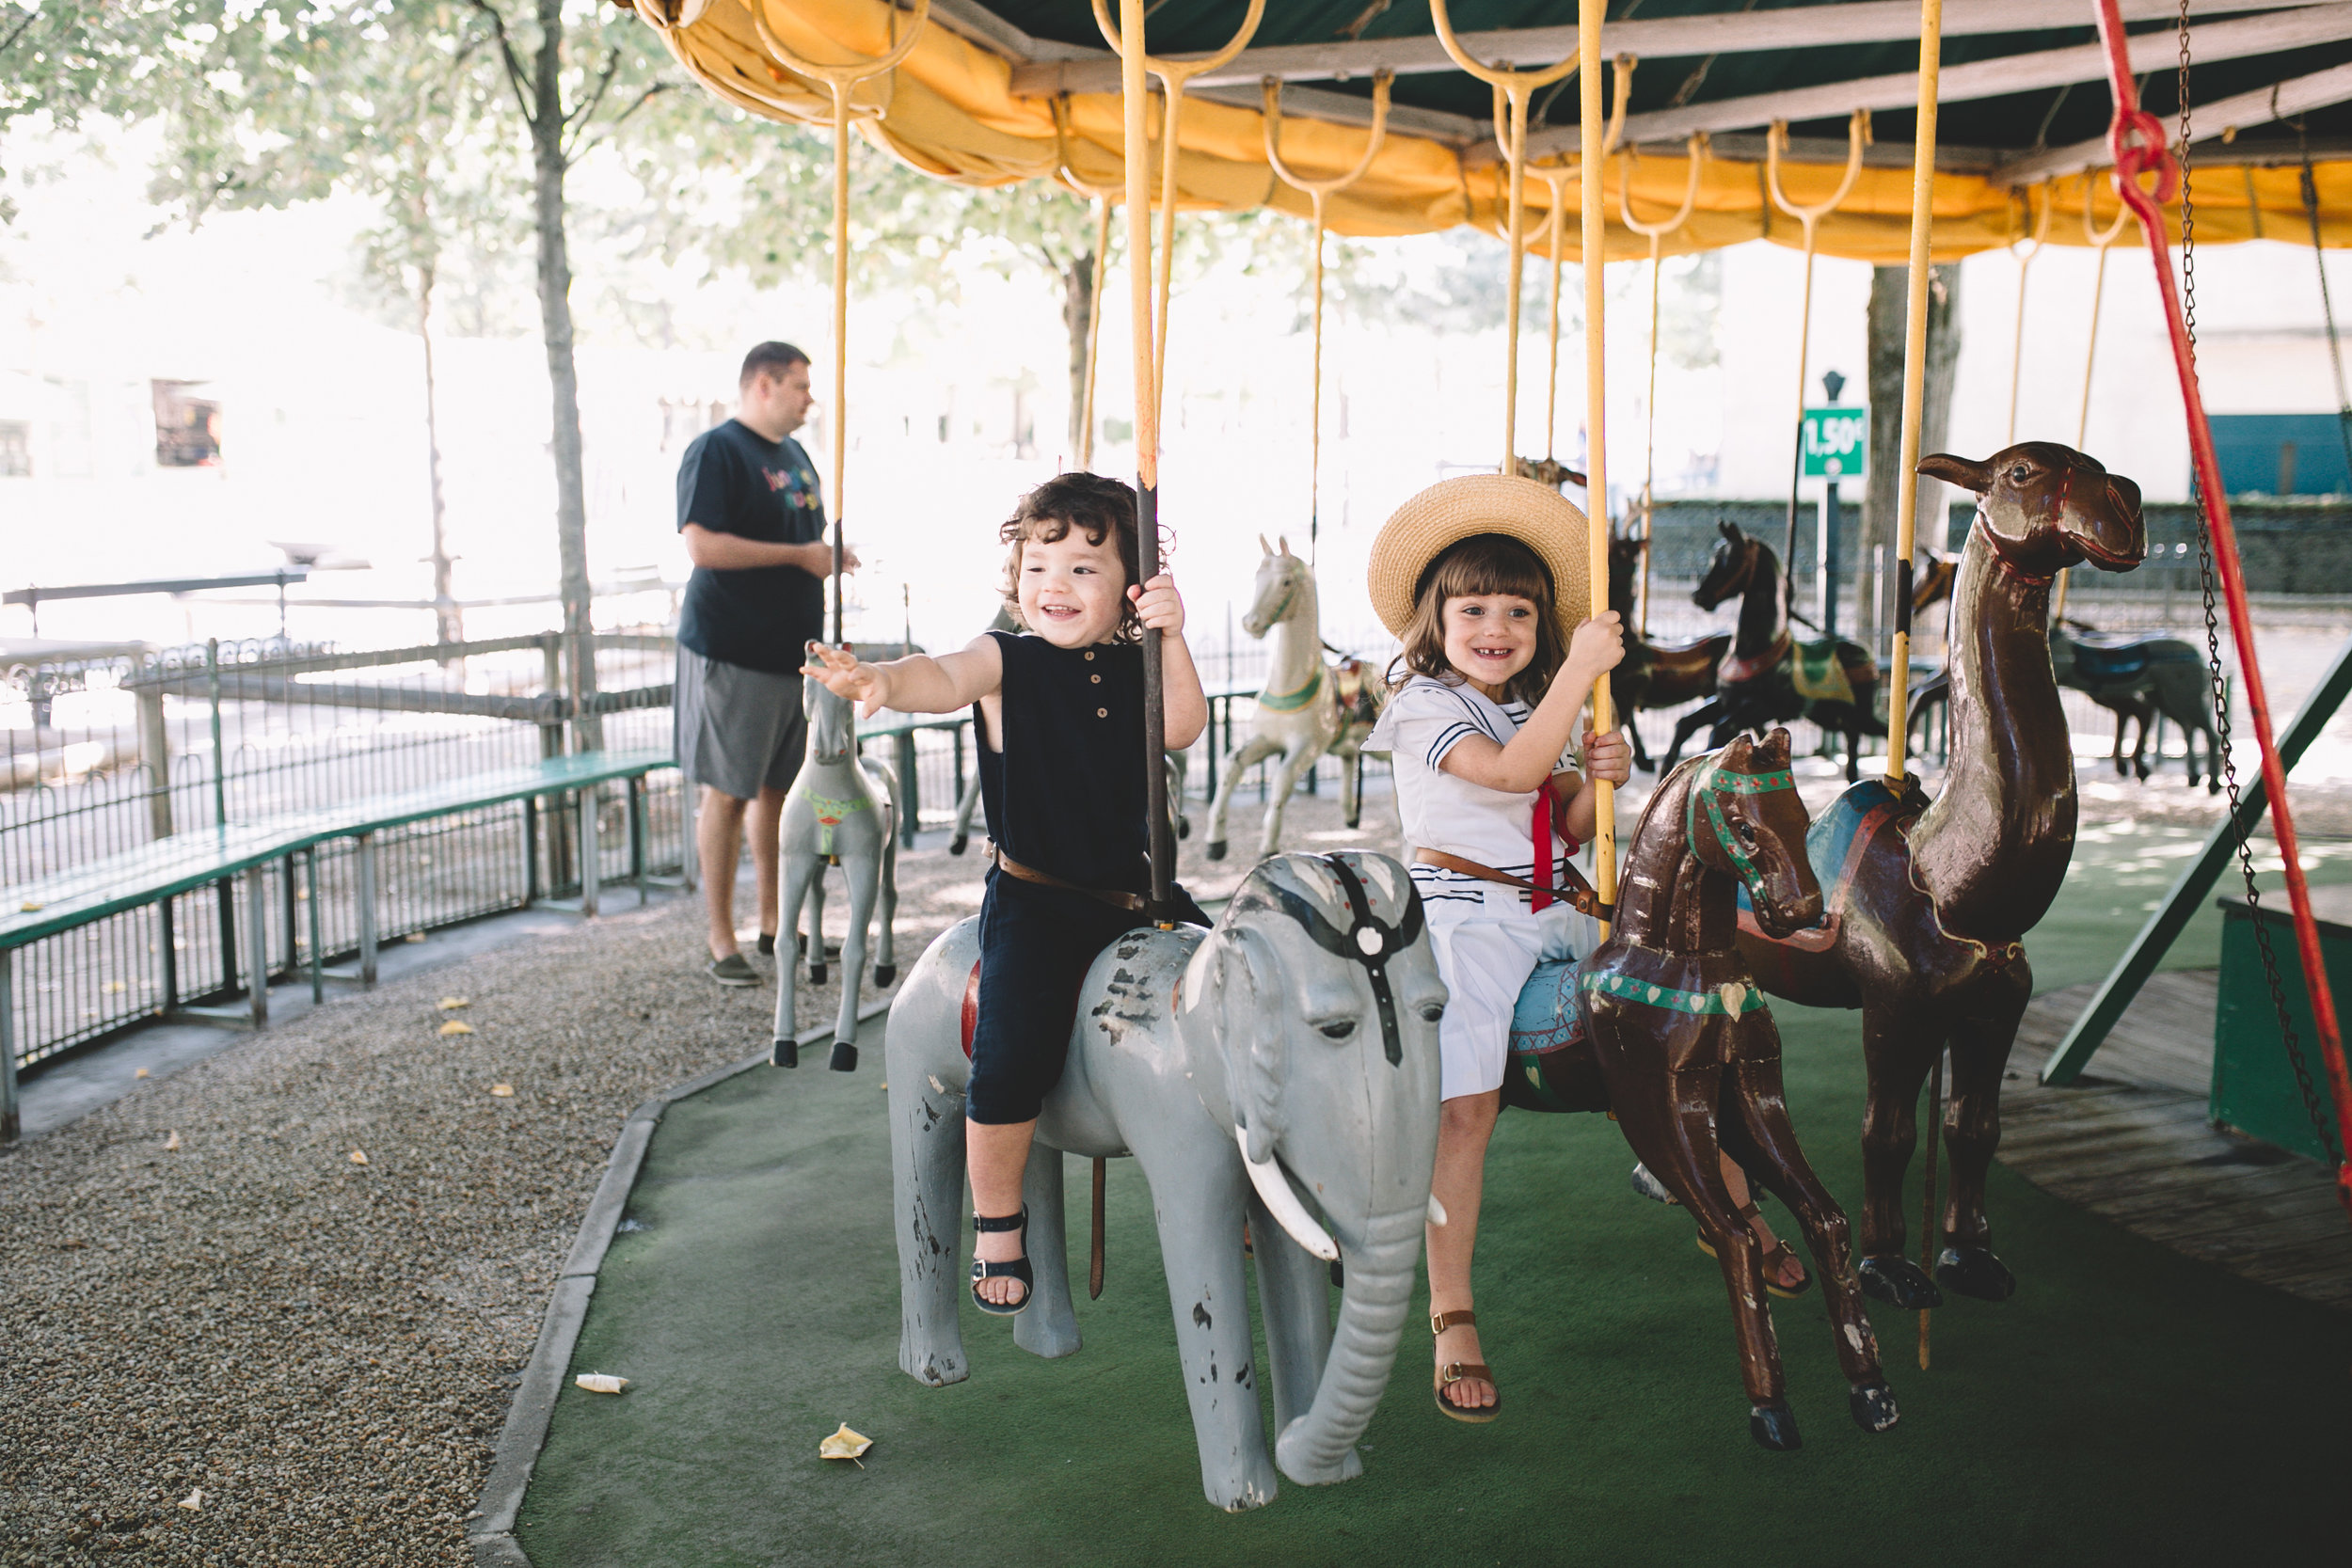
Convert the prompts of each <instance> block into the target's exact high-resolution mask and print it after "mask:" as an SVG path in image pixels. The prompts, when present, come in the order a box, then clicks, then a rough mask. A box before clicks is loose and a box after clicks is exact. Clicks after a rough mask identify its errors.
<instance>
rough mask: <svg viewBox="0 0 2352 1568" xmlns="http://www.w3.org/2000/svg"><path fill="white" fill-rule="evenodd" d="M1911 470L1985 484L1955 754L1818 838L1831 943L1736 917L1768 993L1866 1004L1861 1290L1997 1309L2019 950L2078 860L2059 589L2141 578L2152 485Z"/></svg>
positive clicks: (2057, 452)
mask: <svg viewBox="0 0 2352 1568" xmlns="http://www.w3.org/2000/svg"><path fill="white" fill-rule="evenodd" d="M1919 471H1920V472H1921V473H1923V474H1926V475H1929V476H1931V478H1935V479H1940V480H1944V481H1946V482H1947V483H1952V484H1958V485H1961V486H1963V487H1964V488H1966V489H1969V490H1973V491H1975V492H1976V494H1977V496H1978V497H1979V499H1978V502H1977V520H1976V525H1975V527H1974V528H1973V529H1972V530H1971V531H1970V532H1969V535H1968V545H1967V547H1966V548H1965V549H1964V550H1963V552H1962V554H1961V558H1960V574H1959V586H1958V588H1957V590H1956V591H1955V593H1954V595H1953V602H1952V629H1953V634H1954V635H1953V638H1952V643H1951V653H1950V664H1949V671H1950V675H1951V691H1952V695H1951V762H1950V765H1949V767H1948V768H1947V770H1946V772H1945V775H1944V786H1943V790H1942V792H1941V793H1940V794H1938V795H1937V796H1936V797H1935V799H1934V800H1933V801H1932V802H1931V801H1930V800H1929V799H1928V798H1927V796H1926V794H1925V792H1924V791H1922V790H1921V788H1920V787H1919V784H1918V781H1917V778H1916V776H1915V775H1914V776H1911V777H1909V778H1906V779H1905V781H1904V784H1903V787H1902V788H1900V789H1896V788H1892V787H1890V786H1889V785H1888V784H1885V783H1884V782H1883V781H1880V780H1872V781H1871V782H1869V783H1867V784H1858V785H1856V786H1854V787H1853V788H1851V789H1849V790H1847V791H1846V792H1845V794H1844V795H1842V796H1840V797H1839V798H1838V800H1837V801H1836V804H1835V805H1833V806H1832V807H1831V808H1830V809H1829V810H1828V811H1827V812H1825V813H1824V814H1823V815H1822V816H1821V818H1820V821H1818V822H1816V823H1815V824H1814V826H1813V832H1812V834H1811V837H1810V839H1809V841H1808V844H1807V851H1808V854H1809V856H1810V858H1811V861H1812V864H1813V870H1814V873H1815V875H1816V876H1817V877H1818V879H1820V885H1821V887H1822V889H1823V890H1824V892H1825V894H1826V895H1827V898H1828V915H1827V920H1826V923H1825V925H1824V927H1823V928H1822V929H1820V930H1816V931H1797V932H1795V933H1793V934H1789V933H1786V932H1776V931H1773V930H1772V929H1771V928H1769V927H1765V926H1764V925H1763V924H1762V922H1761V920H1760V918H1752V917H1749V916H1747V915H1745V914H1743V915H1742V918H1741V920H1740V953H1741V954H1742V955H1743V956H1744V957H1745V958H1747V959H1748V961H1749V963H1750V964H1752V965H1753V966H1754V968H1755V973H1756V977H1757V978H1758V979H1759V980H1761V981H1762V982H1763V985H1764V989H1765V990H1768V991H1770V992H1772V994H1773V995H1774V996H1781V997H1786V998H1788V1000H1789V1001H1791V1002H1798V1003H1803V1004H1804V1005H1806V1006H1816V1007H1859V1008H1861V1009H1862V1048H1863V1055H1864V1060H1865V1062H1866V1064H1867V1072H1868V1077H1869V1093H1868V1108H1867V1111H1866V1112H1865V1114H1864V1117H1863V1123H1862V1152H1863V1170H1864V1203H1863V1211H1862V1251H1863V1259H1862V1284H1863V1289H1864V1290H1865V1291H1868V1292H1869V1293H1870V1294H1871V1295H1873V1296H1876V1297H1877V1298H1878V1299H1880V1300H1882V1301H1886V1302H1891V1303H1893V1304H1894V1305H1896V1306H1898V1307H1934V1306H1937V1305H1940V1304H1941V1302H1942V1300H1943V1295H1942V1292H1941V1291H1938V1290H1937V1288H1936V1284H1937V1282H1938V1281H1940V1282H1942V1284H1944V1285H1945V1286H1947V1287H1949V1288H1950V1289H1952V1290H1954V1291H1959V1292H1960V1293H1961V1294H1963V1295H1969V1296H1976V1297H1979V1299H1982V1300H1985V1301H2002V1300H2006V1299H2007V1298H2008V1297H2009V1296H2010V1294H2011V1293H2012V1292H2014V1291H2015V1290H2016V1288H2017V1282H2016V1279H2015V1277H2014V1276H2013V1275H2010V1271H2009V1270H2008V1269H2007V1268H2006V1267H2004V1266H2003V1265H2002V1263H2001V1261H2000V1259H1997V1258H1995V1257H1994V1255H1993V1233H1992V1227H1991V1226H1990V1224H1989V1223H1988V1222H1987V1220H1986V1218H1985V1212H1984V1183H1985V1171H1986V1168H1987V1167H1988V1166H1989V1165H1990V1164H1992V1162H1993V1150H1994V1147H1995V1146H1996V1145H1997V1144H1998V1143H1999V1142H2000V1135H2001V1074H2002V1071H2003V1069H2004V1068H2005V1067H2006V1065H2007V1064H2008V1061H2009V1053H2010V1045H2011V1043H2012V1042H2013V1041H2014V1040H2015V1038H2016V1035H2017V1022H2018V1020H2019V1018H2020V1017H2022V1016H2023V1014H2024V1013H2025V1010H2026V1000H2027V999H2028V998H2029V997H2030V996H2031V995H2032V994H2033V966H2032V965H2031V964H2029V963H2027V962H2026V950H2025V945H2024V942H2023V941H2022V940H2021V939H2023V937H2024V936H2025V934H2026V932H2027V931H2029V930H2031V929H2033V927H2034V926H2035V925H2036V924H2037V923H2039V922H2040V920H2041V919H2042V915H2043V914H2044V913H2045V912H2047V911H2048V910H2049V907H2050V903H2051V900H2052V899H2053V898H2055V897H2056V896H2057V895H2058V886H2059V884H2060V883H2061V882H2062V881H2064V880H2065V878H2066V867H2067V863H2068V862H2069V861H2070V860H2071V859H2072V858H2073V856H2074V811H2075V800H2074V755H2073V748H2072V746H2071V745H2070V744H2069V737H2068V735H2067V730H2066V716H2065V714H2064V712H2063V711H2062V710H2061V709H2060V708H2059V706H2058V679H2057V676H2056V675H2055V673H2053V672H2052V670H2051V666H2050V644H2049V613H2050V583H2051V578H2053V577H2054V576H2055V575H2056V574H2057V573H2058V571H2060V570H2061V569H2063V568H2065V567H2069V566H2074V565H2080V564H2083V563H2085V562H2088V563H2090V565H2092V566H2096V567H2098V568H2099V569H2100V570H2102V571H2108V572H2122V571H2129V570H2130V569H2131V568H2132V567H2134V566H2137V565H2138V564H2139V562H2140V560H2141V558H2142V557H2143V556H2144V555H2145V553H2146V550H2147V542H2148V535H2147V529H2146V527H2145V525H2144V524H2143V522H2142V521H2141V518H2140V511H2139V488H2138V486H2137V485H2136V484H2134V483H2132V482H2131V481H2130V480H2128V479H2125V478H2123V477H2122V476H2121V475H2111V474H2109V473H2108V472H2107V471H2106V468H2104V467H2101V466H2100V465H2099V463H2098V462H2096V461H2095V460H2094V459H2091V458H2089V457H2086V456H2084V455H2083V454H2082V453H2080V452H2078V451H2074V450H2073V449H2072V448H2070V447H2062V446H2058V445H2055V444H2053V443H2048V442H2040V441H2036V442H2028V443H2026V444H2025V445H2023V446H2014V447H2010V448H2008V449H2007V450H2005V451H1999V452H1996V453H1994V455H1993V456H1992V457H1991V458H1989V459H1987V460H1986V461H1984V462H1982V463H1971V462H1968V461H1966V460H1965V459H1963V458H1958V457H1949V456H1941V455H1939V456H1934V457H1930V458H1927V459H1925V460H1924V461H1922V462H1921V463H1920V465H1919ZM1947 1044H1948V1045H1949V1046H1950V1048H1951V1053H1952V1093H1951V1101H1950V1104H1949V1105H1948V1107H1947V1109H1946V1111H1945V1116H1944V1142H1945V1146H1946V1147H1947V1148H1948V1149H1949V1150H1950V1151H1951V1187H1950V1192H1949V1196H1948V1197H1947V1200H1946V1204H1945V1208H1944V1212H1943V1214H1942V1215H1941V1216H1940V1224H1941V1229H1942V1235H1941V1237H1940V1238H1939V1240H1940V1242H1941V1243H1942V1247H1941V1251H1940V1254H1939V1256H1938V1258H1937V1260H1936V1265H1935V1279H1934V1280H1931V1279H1929V1278H1928V1276H1927V1275H1925V1274H1923V1273H1922V1272H1921V1271H1920V1270H1919V1268H1918V1267H1917V1266H1916V1265H1915V1264H1914V1263H1912V1262H1911V1261H1910V1260H1909V1259H1906V1258H1905V1257H1904V1256H1903V1243H1904V1228H1903V1212H1902V1191H1903V1174H1904V1172H1905V1171H1906V1170H1907V1169H1908V1168H1909V1167H1910V1164H1911V1156H1912V1152H1913V1149H1914V1147H1915V1143H1916V1140H1917V1132H1916V1128H1915V1110H1916V1106H1917V1103H1918V1099H1919V1085H1920V1084H1921V1082H1922V1081H1923V1080H1925V1079H1926V1077H1927V1076H1928V1069H1929V1068H1930V1066H1931V1064H1932V1063H1933V1062H1934V1061H1935V1060H1936V1058H1937V1056H1938V1055H1939V1054H1940V1053H1942V1052H1943V1050H1944V1049H1945V1047H1946V1046H1947Z"/></svg>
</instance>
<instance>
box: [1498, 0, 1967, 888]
mask: <svg viewBox="0 0 2352 1568" xmlns="http://www.w3.org/2000/svg"><path fill="white" fill-rule="evenodd" d="M1931 3H1932V0H1931ZM1608 13H1609V5H1608V0H1577V17H1576V48H1577V54H1578V55H1579V56H1580V60H1581V68H1582V71H1583V74H1584V79H1583V80H1582V81H1581V82H1579V83H1578V84H1577V93H1578V97H1579V99H1580V101H1581V103H1580V107H1581V110H1582V114H1581V120H1580V125H1581V136H1580V138H1579V145H1580V146H1581V147H1582V148H1583V149H1585V153H1584V159H1583V163H1584V189H1583V198H1584V225H1583V231H1582V236H1581V245H1580V252H1581V256H1580V260H1581V265H1582V267H1583V271H1584V432H1585V434H1584V473H1585V486H1584V498H1585V501H1586V503H1587V506H1588V508H1589V510H1590V512H1591V514H1592V515H1591V516H1588V517H1587V518H1586V519H1585V523H1584V540H1585V545H1586V547H1587V549H1588V550H1589V551H1590V552H1591V563H1590V565H1589V566H1588V567H1587V569H1586V570H1587V573H1588V577H1589V580H1590V581H1591V582H1592V583H1593V585H1594V587H1595V589H1596V591H1597V592H1598V593H1599V594H1600V595H1601V604H1602V605H1603V606H1606V605H1607V603H1608V595H1609V478H1608V468H1609V442H1608V439H1607V434H1606V429H1605V424H1604V421H1603V419H1602V410H1603V407H1604V405H1605V404H1604V393H1605V392H1606V391H1607V388H1608V379H1609V378H1608V358H1607V356H1606V354H1605V353H1604V352H1603V339H1602V333H1601V324H1602V318H1603V316H1604V315H1605V314H1606V313H1607V308H1608V302H1609V295H1608V292H1607V288H1606V281H1607V280H1606V278H1605V277H1604V274H1605V273H1606V272H1607V270H1608V265H1607V263H1608V251H1607V248H1606V247H1607V244H1608V230H1607V225H1608V221H1609V219H1608V214H1607V212H1606V210H1605V209H1604V208H1603V207H1602V205H1601V181H1600V177H1601V162H1602V155H1603V153H1604V151H1605V148H1604V145H1603V140H1602V130H1601V110H1600V59H1601V54H1600V27H1601V23H1602V21H1603V20H1604V19H1605V18H1606V17H1607V16H1608ZM1519 120H1520V123H1521V124H1522V125H1524V124H1525V123H1526V117H1525V115H1524V114H1522V115H1521V116H1520V117H1519ZM1596 519H1597V520H1596ZM1612 709H1613V705H1612V703H1611V702H1610V695H1609V677H1608V676H1606V675H1603V676H1602V677H1601V678H1600V679H1599V680H1597V681H1595V682H1594V683H1593V728H1594V729H1595V730H1596V731H1597V732H1598V733H1600V734H1602V735H1606V734H1608V733H1609V732H1610V731H1611V730H1613V729H1614V728H1615V727H1616V715H1615V714H1614V712H1613V711H1612ZM1616 797H1617V791H1616V786H1615V785H1613V784H1610V783H1609V781H1608V780H1606V779H1596V780H1594V781H1593V891H1594V892H1595V893H1597V895H1599V897H1600V901H1601V902H1602V903H1603V904H1614V903H1615V902H1616V901H1617V799H1616ZM1607 929H1608V927H1606V926H1603V927H1602V930H1603V931H1604V932H1606V931H1607Z"/></svg>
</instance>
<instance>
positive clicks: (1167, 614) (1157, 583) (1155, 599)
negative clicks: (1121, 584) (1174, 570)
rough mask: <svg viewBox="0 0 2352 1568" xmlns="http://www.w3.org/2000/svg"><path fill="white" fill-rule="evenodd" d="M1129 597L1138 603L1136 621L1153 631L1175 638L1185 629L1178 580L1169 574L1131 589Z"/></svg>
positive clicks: (1163, 574)
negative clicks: (1177, 585)
mask: <svg viewBox="0 0 2352 1568" xmlns="http://www.w3.org/2000/svg"><path fill="white" fill-rule="evenodd" d="M1127 597H1129V598H1130V599H1133V600H1134V601H1135V603H1136V619H1138V620H1140V621H1141V622H1142V623H1143V624H1144V625H1145V626H1148V627H1150V628H1151V629H1152V630H1153V631H1164V632H1167V633H1168V635H1170V636H1174V635H1176V634H1177V633H1179V632H1181V631H1183V630H1184V599H1183V597H1182V596H1180V595H1179V594H1177V592H1176V579H1175V578H1172V577H1169V576H1168V574H1167V573H1165V572H1163V573H1161V574H1160V575H1159V576H1158V577H1155V578H1152V580H1151V581H1150V582H1147V583H1144V584H1142V585H1141V586H1139V587H1130V588H1129V589H1128V590H1127Z"/></svg>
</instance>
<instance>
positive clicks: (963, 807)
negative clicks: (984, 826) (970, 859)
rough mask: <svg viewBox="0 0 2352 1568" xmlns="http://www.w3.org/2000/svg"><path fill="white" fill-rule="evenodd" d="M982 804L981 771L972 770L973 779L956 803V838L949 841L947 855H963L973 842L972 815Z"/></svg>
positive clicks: (966, 783) (968, 782)
mask: <svg viewBox="0 0 2352 1568" xmlns="http://www.w3.org/2000/svg"><path fill="white" fill-rule="evenodd" d="M979 803H980V770H979V769H978V768H973V769H972V777H971V778H970V779H969V780H967V781H966V782H965V784H964V786H963V799H962V800H958V801H957V802H956V826H955V836H954V837H953V838H950V839H949V840H948V841H947V853H949V854H951V855H961V854H962V853H963V847H964V846H965V845H967V844H969V843H971V842H972V813H973V812H974V811H976V810H977V809H978V807H979Z"/></svg>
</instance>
